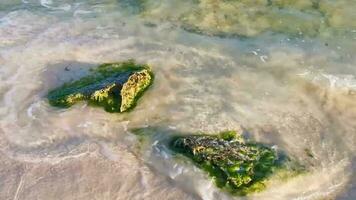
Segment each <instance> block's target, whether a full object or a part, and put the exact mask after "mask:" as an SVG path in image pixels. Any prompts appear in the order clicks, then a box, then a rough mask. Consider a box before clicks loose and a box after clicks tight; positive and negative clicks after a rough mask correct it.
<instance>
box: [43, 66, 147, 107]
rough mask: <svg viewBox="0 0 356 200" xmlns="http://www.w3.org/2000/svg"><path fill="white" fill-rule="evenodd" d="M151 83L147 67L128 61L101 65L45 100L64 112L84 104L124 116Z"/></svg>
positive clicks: (52, 93) (58, 89)
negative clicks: (82, 102)
mask: <svg viewBox="0 0 356 200" xmlns="http://www.w3.org/2000/svg"><path fill="white" fill-rule="evenodd" d="M152 81H153V74H152V72H151V70H150V68H149V67H148V66H147V65H140V64H136V63H135V62H134V61H132V60H129V61H126V62H121V63H109V64H102V65H100V66H99V67H98V68H96V69H93V70H92V71H91V74H90V75H89V76H86V77H83V78H81V79H79V80H77V81H74V82H71V83H66V84H64V85H63V86H61V87H59V88H56V89H54V90H52V91H50V92H49V93H48V96H47V98H48V100H49V103H50V104H51V105H52V106H56V107H62V108H67V107H70V106H72V105H73V104H75V103H77V102H79V101H83V100H87V101H88V102H89V104H90V105H94V106H100V107H104V109H105V110H106V111H108V112H125V111H128V110H130V109H132V108H133V107H134V106H135V105H136V101H137V100H138V99H139V97H140V96H141V95H142V94H143V92H144V91H145V90H146V89H147V88H148V87H149V86H150V85H151V84H152Z"/></svg>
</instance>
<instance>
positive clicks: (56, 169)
mask: <svg viewBox="0 0 356 200" xmlns="http://www.w3.org/2000/svg"><path fill="white" fill-rule="evenodd" d="M139 2H140V1H114V0H101V1H84V0H82V1H71V0H67V1H64V0H62V1H55V0H53V1H51V0H41V1H40V0H26V1H25V0H22V1H19V0H0V150H1V151H0V152H1V153H0V199H233V198H235V199H240V198H241V199H273V200H275V199H298V200H302V199H316V200H321V199H350V200H351V199H356V188H355V187H356V183H355V182H356V157H355V156H356V133H355V132H356V77H355V75H356V57H355V54H356V27H354V26H353V25H354V24H353V23H354V21H356V18H354V19H355V20H351V19H352V17H355V16H354V15H353V13H352V12H351V11H350V9H351V10H356V7H355V2H354V1H353V0H350V4H348V3H347V1H346V3H345V2H344V1H339V2H343V4H340V5H339V4H338V5H335V10H336V9H338V12H339V13H340V16H342V17H344V18H342V17H341V18H340V17H339V18H337V17H338V16H337V15H336V14H335V17H336V22H334V21H330V20H329V26H328V27H326V28H323V29H320V30H318V32H317V33H313V34H311V35H308V34H303V32H301V33H298V34H297V35H296V34H294V33H291V32H290V31H287V32H283V31H280V30H278V31H276V30H275V29H273V27H272V28H269V27H268V26H264V29H266V30H265V31H261V30H262V29H258V28H256V27H255V28H256V29H251V30H250V29H248V30H249V31H248V32H243V31H242V32H238V31H239V30H240V29H236V27H235V28H231V29H230V28H224V29H220V28H219V27H215V28H214V27H213V28H211V27H209V26H208V25H206V23H208V22H206V21H205V22H204V24H203V25H201V26H200V25H197V26H198V29H199V30H198V31H197V30H195V31H194V30H191V29H189V28H186V24H185V22H182V21H180V20H178V19H180V18H179V17H176V16H175V13H179V12H183V11H185V9H188V8H189V6H191V4H192V2H191V1H187V2H185V3H184V4H182V3H180V4H179V3H177V1H173V0H172V1H168V0H165V1H156V2H152V1H147V2H148V4H149V8H148V10H146V11H142V8H141V7H140V4H139ZM216 2H218V1H211V2H210V3H216ZM327 2H329V3H330V2H331V3H332V2H333V1H327ZM157 4H158V5H160V6H157ZM178 4H179V5H178ZM155 6H156V7H155ZM153 7H154V8H155V9H153ZM350 7H351V8H350ZM346 8H347V9H346ZM343 9H344V10H345V12H346V11H348V12H351V15H346V14H345V13H343V11H344V10H343ZM335 12H336V11H335ZM160 13H161V14H160ZM336 13H337V12H336ZM299 15H300V16H301V17H303V13H301V14H298V16H299ZM157 16H160V17H157ZM318 16H319V15H318ZM331 16H334V15H331ZM345 16H346V17H345ZM350 18H351V19H350ZM337 20H339V21H337ZM343 20H345V21H343ZM213 22H216V21H214V20H213V21H212V22H211V23H213ZM292 22H293V21H292ZM292 22H291V23H292ZM343 22H345V23H343ZM192 23H196V21H194V20H193V21H190V22H189V23H188V22H187V24H188V25H192ZM335 23H336V25H340V24H341V25H342V27H341V28H340V27H338V28H335V27H333V26H334V24H335ZM338 23H339V24H338ZM255 25H256V24H255ZM336 25H335V26H336ZM209 28H211V29H209ZM256 30H258V31H256ZM229 31H231V32H229ZM218 32H219V33H218ZM235 33H236V34H235ZM250 33H251V34H250ZM241 34H242V35H241ZM130 58H134V59H135V60H136V61H137V62H142V63H148V64H149V65H151V66H152V69H153V71H154V73H155V75H156V78H155V83H154V84H153V86H152V87H151V88H150V89H149V91H148V92H147V93H146V94H145V95H144V97H143V98H142V99H141V100H140V102H139V104H138V106H137V107H136V108H135V110H133V111H132V112H130V113H125V114H109V113H106V112H105V111H103V110H102V109H100V108H92V107H87V106H86V104H85V103H82V104H78V105H76V106H74V107H72V108H70V109H65V110H60V109H56V108H53V107H50V106H49V105H48V102H47V101H46V98H45V96H46V94H47V92H48V90H50V89H52V88H54V87H56V86H60V85H61V84H63V83H64V82H66V81H70V80H75V79H78V78H79V77H82V76H83V75H85V74H86V73H87V71H88V69H89V68H90V67H93V66H95V65H97V64H99V63H104V62H115V61H122V60H127V59H130ZM147 126H154V127H161V128H159V129H157V130H158V133H157V134H156V135H155V136H154V137H155V138H154V139H153V140H152V141H155V140H157V141H156V142H152V143H148V144H145V145H144V144H142V145H141V143H140V142H139V140H138V138H137V137H136V136H135V135H134V134H132V133H131V132H130V129H132V128H137V127H147ZM241 128H242V129H243V130H244V132H245V133H246V134H247V135H248V137H251V138H253V139H254V140H256V141H260V142H263V143H266V144H269V145H271V146H272V145H274V146H275V147H276V148H278V149H280V150H282V151H284V152H286V153H288V155H290V156H291V157H293V158H294V159H296V160H298V161H299V162H300V163H302V164H303V165H305V166H306V167H307V169H308V172H307V173H306V174H303V175H301V176H298V177H296V178H293V179H290V180H288V181H286V182H282V183H280V182H279V183H276V184H272V185H269V186H268V187H267V189H266V190H265V191H263V192H261V193H257V194H254V195H251V196H247V197H233V196H230V195H229V194H226V193H224V192H222V191H220V190H219V189H217V188H216V187H215V186H214V185H213V184H212V182H211V181H210V180H209V178H208V177H207V175H206V174H205V173H204V172H202V171H200V170H199V169H197V168H196V167H194V166H192V165H191V163H189V162H181V161H178V160H175V159H173V158H172V156H171V154H170V152H169V151H168V150H167V149H165V147H162V146H160V145H159V142H158V141H159V140H160V139H162V138H164V135H165V133H167V134H169V133H168V132H171V131H175V132H185V133H186V132H197V131H204V132H209V133H214V132H219V131H222V130H228V129H229V130H230V129H231V130H234V129H235V130H236V129H237V130H239V129H241ZM306 152H309V153H306ZM310 153H311V154H312V156H310V155H308V154H310Z"/></svg>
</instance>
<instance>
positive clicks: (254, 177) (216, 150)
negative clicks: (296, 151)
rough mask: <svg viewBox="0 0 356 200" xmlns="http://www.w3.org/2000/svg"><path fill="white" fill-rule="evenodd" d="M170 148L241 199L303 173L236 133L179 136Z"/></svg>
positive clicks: (284, 158) (266, 149)
mask: <svg viewBox="0 0 356 200" xmlns="http://www.w3.org/2000/svg"><path fill="white" fill-rule="evenodd" d="M169 147H170V149H172V150H173V151H174V152H176V153H178V154H182V155H184V156H186V157H188V158H190V159H191V160H192V161H193V163H194V164H195V165H197V166H198V167H199V168H201V169H202V170H204V171H206V172H207V173H208V174H209V176H210V177H212V179H213V181H214V182H215V183H216V185H217V186H218V187H219V188H222V189H224V190H227V191H228V192H230V193H232V194H237V195H247V194H249V193H252V192H258V191H262V190H263V189H265V187H266V183H267V181H268V178H270V177H271V176H274V175H277V176H280V177H281V178H283V179H286V178H287V177H292V176H295V175H296V174H298V173H300V172H301V171H302V169H303V167H302V166H300V165H298V164H295V165H294V166H297V167H294V168H290V167H288V166H287V165H286V163H287V162H290V159H289V158H287V157H286V156H281V155H278V154H277V152H276V151H275V150H274V149H272V148H269V147H267V146H265V145H263V144H260V143H251V142H246V141H245V140H244V139H243V138H242V137H241V136H240V135H239V134H237V133H236V132H234V131H227V132H222V133H220V134H219V135H188V136H175V137H174V138H173V139H172V140H171V142H170V145H169Z"/></svg>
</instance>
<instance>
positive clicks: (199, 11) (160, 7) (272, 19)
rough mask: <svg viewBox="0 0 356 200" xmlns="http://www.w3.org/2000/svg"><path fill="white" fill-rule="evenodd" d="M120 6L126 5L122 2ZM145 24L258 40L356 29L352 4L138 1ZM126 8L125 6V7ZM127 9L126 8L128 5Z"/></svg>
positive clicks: (282, 0)
mask: <svg viewBox="0 0 356 200" xmlns="http://www.w3.org/2000/svg"><path fill="white" fill-rule="evenodd" d="M120 2H126V1H123V0H121V1H120ZM133 2H135V3H134V4H131V6H132V7H135V8H137V9H135V10H136V11H137V12H135V13H139V14H141V16H142V17H144V18H145V20H149V21H151V22H157V23H159V22H160V21H170V22H172V23H174V24H177V25H181V26H182V27H183V28H184V29H186V30H188V31H192V32H197V33H202V34H207V35H218V36H235V35H239V36H247V37H250V36H256V35H259V34H262V33H265V32H269V31H272V32H277V33H286V34H290V35H296V36H297V35H301V34H303V35H306V36H312V37H314V36H318V35H320V34H326V33H328V32H329V31H331V32H334V31H335V32H340V31H345V32H349V31H350V30H352V29H353V28H355V27H356V20H353V19H354V18H355V17H354V16H355V14H354V13H355V12H354V8H355V6H356V3H355V1H350V0H338V1H330V0H298V1H295V0H256V1H251V0H238V1H237V0H188V1H181V0H161V1H159V3H157V1H156V0H136V1H133ZM122 4H123V3H122ZM125 5H127V4H125Z"/></svg>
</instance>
